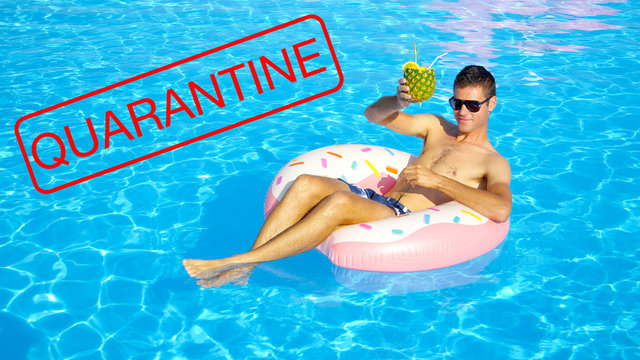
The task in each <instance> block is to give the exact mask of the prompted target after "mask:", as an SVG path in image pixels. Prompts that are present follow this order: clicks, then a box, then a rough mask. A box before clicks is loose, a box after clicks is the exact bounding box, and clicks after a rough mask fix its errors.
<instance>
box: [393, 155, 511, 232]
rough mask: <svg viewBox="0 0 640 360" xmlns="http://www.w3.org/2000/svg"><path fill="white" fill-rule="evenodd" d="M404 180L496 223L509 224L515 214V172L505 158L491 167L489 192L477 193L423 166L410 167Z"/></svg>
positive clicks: (488, 168)
mask: <svg viewBox="0 0 640 360" xmlns="http://www.w3.org/2000/svg"><path fill="white" fill-rule="evenodd" d="M402 176H404V177H405V179H406V181H407V183H408V184H409V185H412V186H424V187H428V188H434V189H437V190H440V191H442V192H443V193H444V194H446V195H448V196H449V197H451V198H452V199H454V200H455V201H457V202H459V203H461V204H463V205H466V206H468V207H470V208H472V209H474V210H476V211H477V212H479V213H480V214H482V215H484V216H486V217H488V218H489V219H492V220H494V221H497V222H504V221H507V219H508V218H509V214H511V202H512V199H511V189H510V188H509V183H510V182H511V169H510V167H509V162H507V160H506V159H505V158H503V157H501V156H496V157H493V158H492V159H491V160H490V162H489V164H488V166H487V190H486V191H485V190H480V189H474V188H472V187H470V186H467V185H464V184H462V183H460V182H458V181H455V180H453V179H450V178H448V177H445V176H442V175H439V174H437V173H435V172H434V171H432V170H431V169H428V168H426V167H424V166H421V165H409V166H407V167H406V168H405V170H404V171H403V175H402Z"/></svg>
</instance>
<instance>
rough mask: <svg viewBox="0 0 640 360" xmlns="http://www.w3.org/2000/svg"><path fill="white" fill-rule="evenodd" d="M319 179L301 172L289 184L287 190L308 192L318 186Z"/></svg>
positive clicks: (300, 192) (301, 192)
mask: <svg viewBox="0 0 640 360" xmlns="http://www.w3.org/2000/svg"><path fill="white" fill-rule="evenodd" d="M318 183H319V179H318V177H317V176H315V175H307V174H302V175H300V176H298V177H297V178H296V179H295V180H294V181H293V184H291V187H290V188H289V190H288V191H289V192H294V193H299V194H310V193H312V192H314V190H315V189H316V188H317V187H318Z"/></svg>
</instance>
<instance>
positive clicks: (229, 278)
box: [198, 264, 256, 289]
mask: <svg viewBox="0 0 640 360" xmlns="http://www.w3.org/2000/svg"><path fill="white" fill-rule="evenodd" d="M255 268H256V265H255V264H248V265H241V266H238V267H235V268H231V269H228V270H225V271H223V272H221V273H219V274H218V275H217V276H215V277H213V278H211V279H203V280H200V281H198V285H200V286H202V287H203V288H205V289H209V288H213V287H215V288H217V287H220V286H222V285H226V284H228V283H234V284H236V285H240V286H244V285H247V283H248V282H249V277H250V276H251V273H252V272H253V269H255Z"/></svg>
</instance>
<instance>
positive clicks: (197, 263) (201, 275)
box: [182, 259, 240, 279]
mask: <svg viewBox="0 0 640 360" xmlns="http://www.w3.org/2000/svg"><path fill="white" fill-rule="evenodd" d="M182 265H183V266H184V268H185V270H187V273H189V276H191V277H194V278H196V279H210V278H212V277H214V276H216V275H218V274H220V273H221V272H223V271H225V270H229V269H231V268H234V267H238V266H240V265H238V264H233V263H231V262H229V261H228V260H227V259H221V260H194V259H184V260H182Z"/></svg>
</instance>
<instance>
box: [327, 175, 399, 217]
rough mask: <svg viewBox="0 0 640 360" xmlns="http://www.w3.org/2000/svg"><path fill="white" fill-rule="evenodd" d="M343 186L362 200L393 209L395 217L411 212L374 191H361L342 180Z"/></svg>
mask: <svg viewBox="0 0 640 360" xmlns="http://www.w3.org/2000/svg"><path fill="white" fill-rule="evenodd" d="M338 180H342V179H338ZM342 181H343V182H344V183H345V184H347V185H349V189H351V192H352V193H354V194H356V195H359V196H362V197H363V198H367V199H371V200H373V201H375V202H378V203H380V204H382V205H385V206H388V207H390V208H391V209H393V211H395V212H396V216H398V215H402V214H408V213H410V212H411V210H409V209H407V207H406V206H404V205H402V204H401V203H400V202H398V200H396V199H392V198H390V197H386V196H382V195H380V194H377V193H376V192H375V191H373V190H371V189H363V188H361V187H359V186H357V185H353V184H349V183H348V182H346V181H344V180H342Z"/></svg>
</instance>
